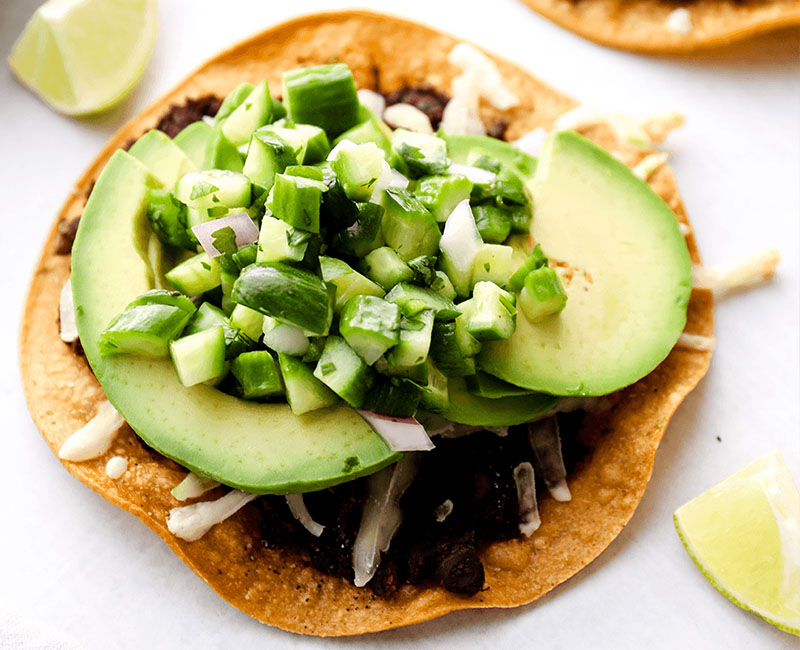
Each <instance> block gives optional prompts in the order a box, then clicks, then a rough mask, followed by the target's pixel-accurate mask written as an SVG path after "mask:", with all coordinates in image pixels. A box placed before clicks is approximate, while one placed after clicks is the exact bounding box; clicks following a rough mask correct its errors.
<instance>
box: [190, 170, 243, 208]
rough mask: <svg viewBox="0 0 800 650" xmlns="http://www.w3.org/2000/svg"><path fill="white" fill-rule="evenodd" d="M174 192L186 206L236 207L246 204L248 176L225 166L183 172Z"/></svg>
mask: <svg viewBox="0 0 800 650" xmlns="http://www.w3.org/2000/svg"><path fill="white" fill-rule="evenodd" d="M175 195H176V196H177V197H178V199H179V200H181V201H182V202H183V203H185V204H186V205H188V206H189V207H190V208H201V209H202V208H205V209H208V208H218V207H224V208H239V207H247V206H248V205H250V179H249V178H247V176H245V175H244V174H240V173H237V172H231V171H228V170H225V169H210V170H208V171H203V172H189V173H188V174H184V175H183V176H182V177H181V178H180V180H179V181H178V184H177V185H176V187H175Z"/></svg>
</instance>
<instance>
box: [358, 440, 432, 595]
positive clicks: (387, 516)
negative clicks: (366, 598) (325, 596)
mask: <svg viewBox="0 0 800 650" xmlns="http://www.w3.org/2000/svg"><path fill="white" fill-rule="evenodd" d="M419 460H420V458H419V454H413V453H409V454H405V455H404V456H403V457H402V458H401V459H400V461H399V462H398V463H397V464H396V465H393V466H391V467H387V468H385V469H382V470H381V471H380V472H377V473H375V474H372V475H371V476H370V477H369V478H368V479H367V500H366V502H365V503H364V510H363V511H362V513H361V524H360V526H359V527H358V534H357V535H356V540H355V542H354V543H353V573H354V576H355V579H354V580H353V583H354V584H355V586H356V587H363V586H364V585H365V584H367V583H368V582H369V581H370V580H372V577H373V576H374V575H375V572H376V571H377V570H378V566H379V565H380V561H381V554H382V553H385V552H386V551H388V550H389V545H390V544H391V542H392V538H393V537H394V534H395V533H396V532H397V529H398V528H400V524H401V523H402V521H403V511H402V510H401V509H400V499H401V497H402V496H403V493H404V492H405V491H406V490H407V489H408V487H409V486H410V485H411V482H412V481H413V480H414V476H416V473H417V469H418V466H419Z"/></svg>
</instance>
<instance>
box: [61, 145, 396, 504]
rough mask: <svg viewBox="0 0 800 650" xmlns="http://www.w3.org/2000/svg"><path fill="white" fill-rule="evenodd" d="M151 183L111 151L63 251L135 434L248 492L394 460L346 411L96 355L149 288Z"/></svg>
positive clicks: (90, 338) (352, 473) (115, 397)
mask: <svg viewBox="0 0 800 650" xmlns="http://www.w3.org/2000/svg"><path fill="white" fill-rule="evenodd" d="M159 185H160V183H159V182H158V180H157V179H156V178H155V177H154V176H153V175H152V174H151V173H150V172H149V171H148V170H147V169H146V168H145V167H144V166H143V165H141V164H140V163H139V162H138V161H137V160H136V159H135V158H133V157H132V156H130V155H129V154H128V153H125V152H123V151H117V152H116V153H115V154H114V156H113V157H112V158H111V160H110V161H109V163H108V164H107V166H106V168H105V169H104V171H103V173H102V174H101V175H100V177H99V178H98V180H97V183H96V185H95V187H94V190H93V191H92V195H91V197H90V199H89V202H88V203H87V205H86V208H85V210H84V213H83V218H82V219H81V225H80V227H79V229H78V234H77V237H76V239H75V246H74V248H73V256H72V289H73V294H74V299H75V310H76V316H77V319H76V320H77V325H78V332H79V333H80V336H81V342H82V344H83V346H84V350H85V351H86V358H87V359H88V361H89V363H90V365H91V366H92V369H93V370H94V373H95V375H96V376H97V378H98V380H99V382H100V384H101V385H102V386H103V389H104V390H105V393H106V395H107V397H108V399H109V400H110V401H111V403H112V404H113V405H114V407H115V408H116V409H117V410H118V411H119V412H120V413H121V414H122V415H123V417H124V418H125V420H126V421H127V422H128V423H129V424H130V425H131V427H133V429H134V430H135V431H136V432H137V433H138V434H139V436H140V437H141V438H142V439H143V440H144V441H145V442H146V443H147V444H148V445H150V446H152V447H154V448H155V449H157V450H158V451H159V452H161V453H162V454H164V455H165V456H167V457H169V458H172V459H174V460H175V461H177V462H178V463H180V464H181V465H184V466H185V467H187V468H189V469H191V470H192V471H194V472H196V473H199V474H202V475H203V476H207V477H210V478H213V479H215V480H217V481H219V482H221V483H225V484H226V485H230V486H232V487H236V488H239V489H242V490H245V491H248V492H255V493H270V494H286V493H294V492H303V491H309V490H318V489H321V488H324V487H327V486H330V485H335V484H337V483H341V482H343V481H348V480H351V479H353V478H355V477H357V476H362V475H366V474H370V473H372V472H375V471H377V470H379V469H381V468H382V467H384V466H386V465H388V464H390V463H392V462H393V461H395V460H397V458H398V457H399V454H397V453H396V452H393V451H392V450H390V449H389V447H388V446H387V445H386V443H385V442H384V440H383V439H382V438H381V437H380V436H379V435H378V434H377V433H375V431H373V430H372V429H371V428H370V427H369V425H367V423H366V422H365V421H364V420H363V419H361V417H360V416H359V415H358V414H357V413H356V412H355V411H354V410H352V409H351V408H348V407H346V406H335V407H330V408H327V409H320V410H318V411H314V412H313V413H307V414H305V415H302V416H296V415H294V414H292V412H291V410H290V409H289V406H288V405H286V404H259V403H256V402H246V401H243V400H240V399H237V398H235V397H232V396H230V395H226V394H224V393H222V392H220V391H218V390H216V389H214V388H212V387H210V386H205V385H198V386H193V387H191V388H185V387H183V386H181V384H180V382H179V381H178V377H177V376H176V374H175V371H174V369H173V367H172V364H171V362H170V361H169V359H163V360H161V359H145V358H136V357H106V358H103V357H101V356H100V353H99V350H98V347H97V339H98V336H99V334H100V332H101V331H102V330H103V328H105V327H106V325H108V323H109V321H110V320H111V319H112V318H113V317H114V316H115V315H116V314H118V313H119V312H120V311H122V309H123V308H124V307H125V305H126V304H127V303H128V302H129V301H130V300H132V299H133V298H135V297H136V296H138V295H139V294H141V293H143V292H144V291H147V290H148V289H151V288H152V287H153V284H154V273H153V270H152V269H151V267H150V263H149V261H148V260H149V259H150V257H149V256H148V244H149V242H150V240H151V237H150V235H151V232H150V230H149V226H148V224H147V219H146V216H145V206H146V203H147V195H148V191H149V189H150V188H152V187H158V186H159Z"/></svg>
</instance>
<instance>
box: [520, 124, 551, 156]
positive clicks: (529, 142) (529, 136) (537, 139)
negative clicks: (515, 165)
mask: <svg viewBox="0 0 800 650" xmlns="http://www.w3.org/2000/svg"><path fill="white" fill-rule="evenodd" d="M546 139H547V131H545V130H544V129H543V128H541V127H537V128H535V129H534V130H533V131H528V133H526V134H525V135H523V136H522V137H521V138H519V139H518V140H514V142H512V143H511V144H513V145H514V146H515V147H516V148H517V149H519V150H520V151H522V152H523V153H526V154H528V155H529V156H533V157H534V158H538V157H539V153H540V152H541V150H542V145H543V144H544V141H545V140H546Z"/></svg>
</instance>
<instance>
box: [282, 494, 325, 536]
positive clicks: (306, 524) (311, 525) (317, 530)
mask: <svg viewBox="0 0 800 650" xmlns="http://www.w3.org/2000/svg"><path fill="white" fill-rule="evenodd" d="M286 505H288V506H289V510H291V512H292V516H293V517H294V518H295V519H297V521H299V522H300V523H301V524H302V526H303V528H305V529H306V530H307V531H308V532H309V533H311V534H312V535H313V536H314V537H319V536H320V535H322V531H323V530H325V526H323V525H322V524H318V523H317V522H316V521H314V520H313V519H312V518H311V514H310V513H309V512H308V509H307V508H306V502H305V500H304V499H303V495H302V494H287V495H286Z"/></svg>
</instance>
